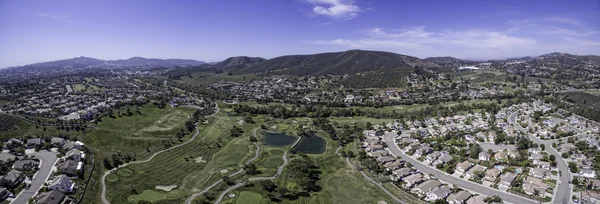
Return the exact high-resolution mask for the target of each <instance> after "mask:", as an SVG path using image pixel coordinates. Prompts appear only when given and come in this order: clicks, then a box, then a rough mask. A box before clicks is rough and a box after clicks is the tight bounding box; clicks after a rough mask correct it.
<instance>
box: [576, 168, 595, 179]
mask: <svg viewBox="0 0 600 204" xmlns="http://www.w3.org/2000/svg"><path fill="white" fill-rule="evenodd" d="M579 175H580V176H581V177H585V178H596V171H595V170H592V169H582V170H581V171H580V172H579Z"/></svg>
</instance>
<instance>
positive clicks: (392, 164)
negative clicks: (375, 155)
mask: <svg viewBox="0 0 600 204" xmlns="http://www.w3.org/2000/svg"><path fill="white" fill-rule="evenodd" d="M404 163H405V161H402V160H396V161H394V162H390V163H387V164H385V168H386V170H388V171H393V170H396V169H398V168H399V167H401V166H402V165H404Z"/></svg>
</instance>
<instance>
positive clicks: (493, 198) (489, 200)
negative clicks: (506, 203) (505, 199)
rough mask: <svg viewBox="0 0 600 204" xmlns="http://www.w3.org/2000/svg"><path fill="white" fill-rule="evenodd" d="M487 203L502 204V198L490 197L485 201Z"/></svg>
mask: <svg viewBox="0 0 600 204" xmlns="http://www.w3.org/2000/svg"><path fill="white" fill-rule="evenodd" d="M483 201H484V202H485V203H502V198H500V196H498V195H493V196H488V197H486V198H485V199H483Z"/></svg>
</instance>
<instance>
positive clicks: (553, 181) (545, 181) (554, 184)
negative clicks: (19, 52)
mask: <svg viewBox="0 0 600 204" xmlns="http://www.w3.org/2000/svg"><path fill="white" fill-rule="evenodd" d="M544 183H546V184H548V185H550V188H556V180H544Z"/></svg>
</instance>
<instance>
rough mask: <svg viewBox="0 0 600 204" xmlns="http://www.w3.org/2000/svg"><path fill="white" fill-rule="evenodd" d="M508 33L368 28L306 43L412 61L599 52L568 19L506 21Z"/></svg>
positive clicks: (593, 37)
mask: <svg viewBox="0 0 600 204" xmlns="http://www.w3.org/2000/svg"><path fill="white" fill-rule="evenodd" d="M507 25H509V26H508V29H502V28H498V29H494V30H490V29H461V30H433V29H430V28H426V27H424V26H420V27H409V28H402V29H396V30H388V29H382V28H371V29H365V30H361V31H360V34H361V35H360V36H359V37H354V38H335V39H333V40H322V39H321V40H318V41H311V42H312V43H314V44H319V45H329V46H336V47H344V48H350V49H373V50H385V51H391V52H397V53H402V54H408V55H413V56H417V57H431V56H453V57H460V58H471V59H473V58H478V59H498V58H505V57H519V56H535V55H539V54H545V53H549V52H568V53H573V54H596V55H597V54H600V31H597V30H594V29H592V27H588V26H586V25H585V24H584V23H581V22H580V21H577V20H574V19H569V18H546V19H527V20H520V21H509V22H507Z"/></svg>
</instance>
